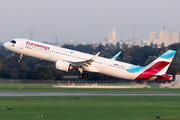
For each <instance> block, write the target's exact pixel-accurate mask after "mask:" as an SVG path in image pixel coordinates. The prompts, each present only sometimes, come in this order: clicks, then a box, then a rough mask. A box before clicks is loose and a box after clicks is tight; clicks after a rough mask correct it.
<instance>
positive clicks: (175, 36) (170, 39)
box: [149, 31, 180, 46]
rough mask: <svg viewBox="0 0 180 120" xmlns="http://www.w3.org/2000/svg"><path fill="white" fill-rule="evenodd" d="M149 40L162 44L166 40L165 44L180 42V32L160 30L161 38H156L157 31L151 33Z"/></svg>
mask: <svg viewBox="0 0 180 120" xmlns="http://www.w3.org/2000/svg"><path fill="white" fill-rule="evenodd" d="M149 42H150V43H153V44H157V45H158V46H160V45H161V44H162V43H163V42H164V46H168V45H171V44H173V43H178V42H180V33H179V32H165V31H160V33H159V38H156V36H155V31H152V32H151V33H149Z"/></svg>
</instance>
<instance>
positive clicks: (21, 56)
mask: <svg viewBox="0 0 180 120" xmlns="http://www.w3.org/2000/svg"><path fill="white" fill-rule="evenodd" d="M22 58H23V54H21V55H20V57H19V60H18V63H20V62H21V59H22Z"/></svg>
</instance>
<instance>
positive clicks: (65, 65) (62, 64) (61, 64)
mask: <svg viewBox="0 0 180 120" xmlns="http://www.w3.org/2000/svg"><path fill="white" fill-rule="evenodd" d="M56 69H59V70H62V71H66V72H69V71H70V70H72V67H71V64H70V63H69V62H66V61H63V60H57V61H56Z"/></svg>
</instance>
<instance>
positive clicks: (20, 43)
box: [4, 39, 141, 80]
mask: <svg viewBox="0 0 180 120" xmlns="http://www.w3.org/2000/svg"><path fill="white" fill-rule="evenodd" d="M14 40H16V44H14V45H13V44H12V43H10V42H6V43H4V46H5V47H6V48H7V49H9V50H11V51H13V52H16V53H19V54H23V55H27V56H31V57H35V58H39V59H43V60H47V61H52V62H56V61H57V60H66V61H70V62H80V61H86V60H89V59H91V58H92V57H93V55H90V54H87V53H83V52H78V51H75V50H70V49H66V48H62V47H57V46H53V45H49V44H45V43H40V42H36V41H32V40H27V39H14ZM131 66H134V65H132V64H128V63H124V62H120V61H116V60H112V59H108V58H104V57H99V56H98V57H97V58H96V59H95V61H94V62H93V63H92V64H91V65H90V67H92V68H96V69H97V70H96V71H94V72H99V73H102V74H105V75H109V76H114V77H118V78H124V79H131V80H134V79H135V78H136V77H137V76H138V75H139V74H140V73H141V71H137V72H136V71H133V72H131V70H130V69H128V68H130V67H131ZM87 71H88V70H87Z"/></svg>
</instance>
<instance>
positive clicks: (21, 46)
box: [19, 40, 26, 49]
mask: <svg viewBox="0 0 180 120" xmlns="http://www.w3.org/2000/svg"><path fill="white" fill-rule="evenodd" d="M25 42H26V41H25V40H21V43H20V45H19V48H20V49H23V48H24V46H25Z"/></svg>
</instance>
